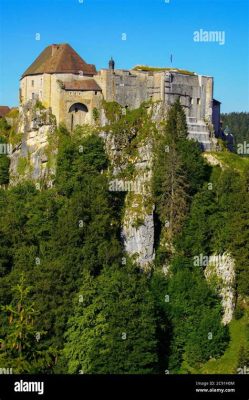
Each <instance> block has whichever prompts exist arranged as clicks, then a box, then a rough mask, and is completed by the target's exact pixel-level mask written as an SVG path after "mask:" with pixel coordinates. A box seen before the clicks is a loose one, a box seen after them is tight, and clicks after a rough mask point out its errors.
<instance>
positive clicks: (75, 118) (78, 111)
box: [69, 103, 88, 131]
mask: <svg viewBox="0 0 249 400" xmlns="http://www.w3.org/2000/svg"><path fill="white" fill-rule="evenodd" d="M87 113H88V108H87V106H85V104H82V103H74V104H72V105H71V107H70V108H69V114H70V118H71V131H73V129H74V128H75V127H76V125H83V124H84V123H85V118H86V114H87Z"/></svg>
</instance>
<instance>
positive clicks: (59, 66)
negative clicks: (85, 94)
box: [22, 43, 96, 78]
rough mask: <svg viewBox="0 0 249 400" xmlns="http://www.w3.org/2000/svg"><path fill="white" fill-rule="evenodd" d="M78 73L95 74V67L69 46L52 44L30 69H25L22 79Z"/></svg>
mask: <svg viewBox="0 0 249 400" xmlns="http://www.w3.org/2000/svg"><path fill="white" fill-rule="evenodd" d="M80 71H82V72H83V74H86V75H94V74H96V68H95V66H94V65H92V64H87V63H86V62H85V61H84V60H83V59H82V58H81V57H80V56H79V54H78V53H76V51H75V50H74V49H73V48H72V47H71V46H70V45H69V44H67V43H65V44H52V45H50V46H48V47H46V48H45V49H44V50H43V51H42V53H41V54H40V55H39V56H38V57H37V58H36V60H35V61H34V62H33V63H32V64H31V65H30V67H29V68H28V69H26V71H25V72H24V73H23V75H22V78H23V77H24V76H27V75H36V74H43V73H48V74H53V73H74V74H78V73H80Z"/></svg>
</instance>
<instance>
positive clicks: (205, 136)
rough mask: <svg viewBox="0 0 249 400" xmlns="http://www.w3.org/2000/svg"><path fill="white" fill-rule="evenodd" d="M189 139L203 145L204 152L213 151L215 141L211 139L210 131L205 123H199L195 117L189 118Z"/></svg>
mask: <svg viewBox="0 0 249 400" xmlns="http://www.w3.org/2000/svg"><path fill="white" fill-rule="evenodd" d="M187 125H188V138H189V139H194V140H196V141H198V142H199V143H200V144H201V147H202V149H203V150H204V151H211V150H212V148H213V140H212V138H211V137H210V132H209V129H208V127H207V125H206V123H205V122H204V121H201V120H199V121H197V119H196V118H194V117H187Z"/></svg>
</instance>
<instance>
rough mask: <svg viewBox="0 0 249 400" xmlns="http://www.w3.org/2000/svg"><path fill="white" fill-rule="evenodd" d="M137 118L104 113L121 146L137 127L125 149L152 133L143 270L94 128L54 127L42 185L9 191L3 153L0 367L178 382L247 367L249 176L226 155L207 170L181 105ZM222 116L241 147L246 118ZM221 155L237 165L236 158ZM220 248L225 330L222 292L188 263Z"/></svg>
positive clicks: (4, 128)
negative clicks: (147, 260)
mask: <svg viewBox="0 0 249 400" xmlns="http://www.w3.org/2000/svg"><path fill="white" fill-rule="evenodd" d="M115 110H116V111H115ZM146 110H147V108H146V107H145V106H144V105H142V106H141V107H140V109H138V110H133V111H129V110H128V111H127V113H126V114H120V113H119V110H118V108H117V109H115V107H113V108H112V112H113V114H112V113H111V114H110V116H109V126H108V129H109V130H111V131H112V133H113V134H114V135H120V136H121V137H122V136H123V137H125V135H129V133H130V132H131V131H132V132H135V134H133V136H132V137H129V145H130V146H133V147H135V146H136V140H137V137H138V135H139V134H141V132H142V134H146V132H153V133H152V134H153V167H152V185H151V186H152V195H153V202H154V204H155V208H154V221H155V243H156V245H155V250H156V254H155V261H154V263H153V265H151V268H150V270H146V271H143V270H142V269H141V268H140V266H139V265H138V264H137V263H136V259H135V258H133V257H129V256H128V254H127V253H126V252H125V248H124V243H123V241H122V236H121V235H120V231H121V225H122V218H123V207H124V202H125V196H126V194H125V193H124V192H118V191H117V192H115V191H110V190H109V175H108V174H109V170H110V160H109V158H108V154H107V152H106V149H105V143H104V140H103V139H102V138H101V137H100V135H99V130H98V127H96V128H90V127H77V128H76V129H75V131H74V132H73V133H72V134H71V133H69V132H68V131H67V130H66V128H65V127H64V126H59V127H58V128H57V131H56V137H57V141H58V154H57V168H56V176H55V177H54V180H53V186H52V187H50V188H45V187H43V182H40V183H39V185H37V183H35V182H31V181H25V180H23V181H22V182H19V183H18V184H17V185H15V186H13V185H9V186H8V179H9V177H8V168H9V159H8V157H7V156H6V155H0V184H1V189H0V203H1V206H0V241H1V246H0V305H1V308H0V320H1V325H0V367H1V368H12V369H13V372H14V373H21V372H24V373H38V372H39V373H48V374H55V373H75V374H101V373H104V374H165V373H166V374H167V373H170V374H172V373H178V374H179V373H212V372H214V373H236V371H237V370H238V368H243V366H245V365H249V326H248V324H249V321H248V298H249V214H248V204H249V191H248V188H249V173H248V169H247V168H242V167H241V168H234V167H233V164H232V163H231V164H230V153H229V152H228V151H226V150H224V154H223V157H224V158H225V159H226V166H225V167H223V168H221V166H220V165H216V166H210V165H209V164H208V163H207V162H206V160H205V159H204V157H203V155H202V152H201V150H200V148H199V146H198V144H197V143H196V142H194V141H190V140H188V139H187V126H186V118H185V114H184V112H183V110H182V108H181V106H180V103H179V101H178V102H176V103H175V104H174V105H173V106H172V108H171V110H170V111H169V113H168V116H167V120H166V121H164V123H163V124H160V127H159V126H158V124H156V123H155V121H153V119H152V118H150V117H149V116H148V115H147V111H146ZM233 118H235V117H233V115H230V116H227V117H226V116H225V115H224V116H223V121H224V125H226V124H227V125H229V124H230V123H231V131H232V133H234V134H235V135H236V140H237V141H238V140H242V139H243V140H246V138H247V135H248V126H247V127H246V120H247V121H248V115H247V116H246V115H244V114H242V115H241V118H239V120H237V119H233ZM242 119H243V121H244V120H245V124H242ZM233 121H234V122H233ZM237 121H238V122H237ZM0 124H1V125H0V128H1V142H2V143H4V142H5V141H6V139H8V136H9V135H10V131H11V128H10V127H9V126H8V124H7V123H6V121H4V119H2V120H1V121H0ZM242 125H243V126H242ZM231 157H236V165H239V166H240V163H242V162H243V161H245V160H243V159H240V157H239V156H238V155H234V154H233V155H231ZM231 160H232V158H231ZM243 165H244V164H243ZM224 253H229V254H230V255H231V257H232V258H233V259H234V262H235V275H236V282H235V293H236V296H235V300H236V307H235V311H234V315H233V319H232V321H231V322H230V323H229V324H226V325H225V324H223V323H222V315H223V310H222V304H221V298H220V295H219V290H218V288H219V283H217V281H208V279H207V278H206V276H205V266H203V265H195V263H194V262H193V259H194V257H195V256H198V255H200V254H204V255H212V254H224ZM165 266H166V269H167V273H165Z"/></svg>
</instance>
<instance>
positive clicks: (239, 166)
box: [210, 151, 249, 172]
mask: <svg viewBox="0 0 249 400" xmlns="http://www.w3.org/2000/svg"><path fill="white" fill-rule="evenodd" d="M210 154H212V156H213V157H215V158H217V160H219V161H221V162H222V164H224V166H225V167H229V168H232V169H234V170H236V171H238V172H244V171H245V169H247V168H249V157H241V156H239V155H238V154H235V153H231V152H229V151H222V152H217V153H214V152H210Z"/></svg>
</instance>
